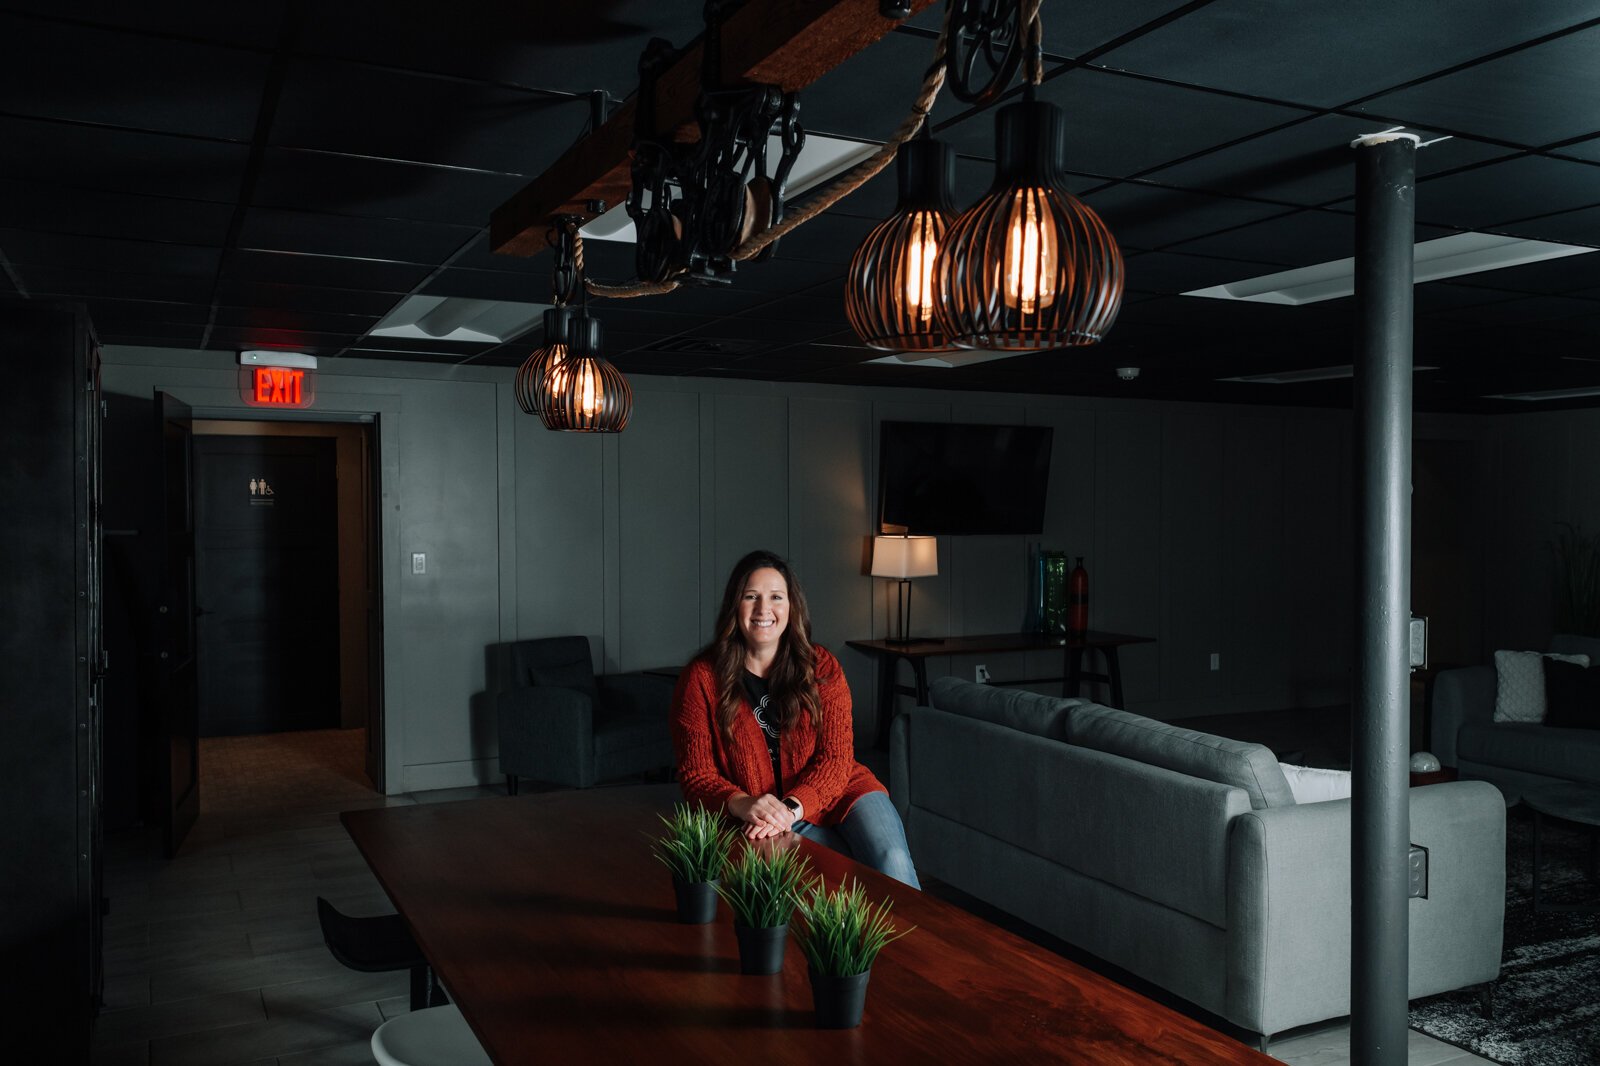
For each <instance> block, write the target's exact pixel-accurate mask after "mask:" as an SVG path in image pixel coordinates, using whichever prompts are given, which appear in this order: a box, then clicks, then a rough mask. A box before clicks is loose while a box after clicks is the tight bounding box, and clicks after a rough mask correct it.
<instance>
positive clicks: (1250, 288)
mask: <svg viewBox="0 0 1600 1066" xmlns="http://www.w3.org/2000/svg"><path fill="white" fill-rule="evenodd" d="M1596 250H1597V249H1594V248H1584V247H1581V246H1578V245H1573V244H1557V243H1556V242H1554V241H1530V240H1524V239H1522V238H1521V237H1504V236H1501V235H1499V234H1496V233H1456V234H1452V235H1451V236H1449V237H1440V238H1439V239H1437V240H1432V241H1423V242H1422V243H1421V244H1418V245H1415V246H1414V248H1413V261H1414V263H1415V266H1414V276H1415V279H1416V282H1417V283H1418V284H1421V283H1422V282H1425V281H1440V280H1442V279H1444V278H1457V277H1460V276H1462V275H1463V274H1477V273H1481V272H1483V271H1485V270H1500V269H1502V268H1504V267H1512V266H1522V265H1524V264H1526V263H1537V262H1540V261H1542V260H1545V259H1560V258H1561V257H1563V256H1568V255H1583V254H1585V253H1587V252H1593V251H1596ZM1355 266H1356V261H1355V259H1353V258H1351V259H1335V260H1333V261H1332V262H1328V263H1316V264H1314V265H1312V266H1307V267H1297V268H1296V269H1294V270H1284V271H1280V272H1279V273H1276V274H1264V275H1262V276H1261V277H1258V278H1246V279H1245V280H1243V281H1230V282H1227V283H1226V284H1223V285H1212V286H1210V287H1209V288H1204V289H1192V290H1190V291H1189V292H1186V293H1184V294H1183V295H1184V296H1203V297H1206V298H1207V299H1212V300H1249V301H1253V302H1255V303H1265V304H1287V305H1289V306H1291V307H1298V306H1299V305H1301V304H1311V303H1318V302H1320V301H1322V300H1337V299H1339V298H1340V297H1342V296H1350V295H1352V294H1353V293H1354V292H1355V291H1356V272H1355Z"/></svg>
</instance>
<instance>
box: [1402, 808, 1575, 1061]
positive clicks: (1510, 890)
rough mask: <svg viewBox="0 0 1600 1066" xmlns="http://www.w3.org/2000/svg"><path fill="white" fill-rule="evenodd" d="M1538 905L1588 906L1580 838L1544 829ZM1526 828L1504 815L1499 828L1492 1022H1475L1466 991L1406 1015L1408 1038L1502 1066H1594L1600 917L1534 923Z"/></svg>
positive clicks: (1527, 818)
mask: <svg viewBox="0 0 1600 1066" xmlns="http://www.w3.org/2000/svg"><path fill="white" fill-rule="evenodd" d="M1543 837H1544V867H1543V869H1544V873H1543V876H1542V877H1541V878H1540V880H1539V895H1540V898H1541V901H1542V902H1550V903H1559V902H1573V903H1582V902H1592V901H1595V900H1597V899H1600V885H1596V884H1595V883H1594V882H1591V881H1589V880H1588V879H1587V877H1586V875H1585V861H1586V857H1587V855H1588V846H1589V844H1588V837H1587V835H1586V834H1585V833H1584V832H1582V831H1580V830H1578V829H1576V828H1569V827H1565V826H1560V825H1556V824H1553V823H1551V822H1550V821H1548V820H1546V822H1545V828H1544V834H1543ZM1532 849H1533V820H1532V816H1531V814H1529V812H1528V811H1527V809H1526V808H1518V809H1513V810H1512V811H1510V812H1509V813H1508V815H1507V824H1506V918H1505V957H1504V961H1503V962H1502V963H1501V968H1500V980H1499V981H1498V982H1497V983H1496V985H1495V990H1494V1017H1493V1018H1484V1017H1483V1016H1482V1015H1480V1014H1479V1013H1478V995H1477V992H1476V991H1475V990H1471V989H1469V990H1465V991H1460V992H1447V993H1445V994H1444V995H1440V996H1431V997H1429V998H1428V999H1421V1000H1417V1001H1416V1002H1415V1003H1413V1004H1412V1005H1411V1028H1413V1029H1416V1030H1419V1031H1421V1032H1424V1033H1427V1034H1428V1035H1429V1036H1432V1037H1435V1038H1436V1039H1439V1040H1444V1041H1446V1042H1448V1043H1451V1044H1454V1045H1456V1046H1457V1047H1461V1048H1465V1049H1466V1050H1468V1051H1471V1052H1473V1053H1474V1054H1477V1055H1482V1056H1483V1057H1484V1058H1488V1059H1493V1060H1494V1061H1495V1062H1501V1063H1506V1064H1507V1066H1594V1064H1595V1063H1600V915H1597V914H1541V915H1538V916H1535V915H1534V913H1533V898H1532V880H1531V878H1532V871H1533V855H1532Z"/></svg>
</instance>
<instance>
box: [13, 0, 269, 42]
mask: <svg viewBox="0 0 1600 1066" xmlns="http://www.w3.org/2000/svg"><path fill="white" fill-rule="evenodd" d="M6 6H7V7H8V8H10V9H11V10H13V11H23V12H28V13H29V14H36V15H43V16H46V17H51V18H57V19H69V20H71V21H74V22H85V23H91V24H94V25H98V26H105V27H109V28H112V29H120V30H132V31H134V32H136V33H153V34H165V35H169V36H174V37H187V38H191V39H199V40H203V41H216V42H220V43H223V44H234V45H242V46H245V47H250V46H263V45H270V44H271V43H272V42H273V41H274V40H275V39H276V38H277V36H278V30H279V26H280V24H281V22H282V20H283V4H282V3H281V2H279V0H268V2H266V3H253V4H241V3H234V4H218V3H215V2H214V0H161V2H160V3H158V4H129V3H126V2H124V0H10V2H8V3H7V4H6Z"/></svg>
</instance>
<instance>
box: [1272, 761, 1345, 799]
mask: <svg viewBox="0 0 1600 1066" xmlns="http://www.w3.org/2000/svg"><path fill="white" fill-rule="evenodd" d="M1278 765H1279V766H1281V767H1283V779H1284V780H1285V781H1287V782H1289V791H1290V792H1293V793H1294V801H1295V802H1296V803H1323V802H1326V801H1327V800H1342V799H1349V798H1350V771H1349V770H1324V769H1321V768H1320V767H1316V766H1296V765H1294V764H1293V763H1287V762H1281V763H1279V764H1278Z"/></svg>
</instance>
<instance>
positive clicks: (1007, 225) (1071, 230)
mask: <svg viewBox="0 0 1600 1066" xmlns="http://www.w3.org/2000/svg"><path fill="white" fill-rule="evenodd" d="M1065 126H1066V123H1065V120H1064V117H1063V115H1062V112H1061V109H1060V108H1058V107H1056V106H1055V105H1054V104H1049V103H1044V102H1042V101H1037V100H1034V99H1033V91H1032V86H1031V85H1029V86H1027V87H1026V89H1025V93H1024V97H1023V100H1022V102H1021V103H1016V104H1010V105H1008V106H1006V107H1002V108H1001V109H1000V110H999V112H998V113H997V114H996V116H995V144H996V162H995V178H994V183H993V184H992V185H991V186H990V187H989V192H988V194H987V195H985V196H984V198H983V199H981V200H979V201H978V202H977V203H976V204H974V205H973V206H972V207H971V208H969V209H968V210H967V211H966V212H965V213H964V214H962V215H961V217H960V218H958V219H956V221H955V224H954V225H953V226H952V227H951V228H950V231H949V233H948V234H946V236H945V246H944V250H943V251H942V252H941V254H940V255H939V258H938V259H937V260H936V262H935V264H934V278H935V285H936V288H937V292H938V299H937V301H936V303H935V306H936V309H937V313H938V314H939V316H940V326H941V328H942V329H943V330H944V331H945V332H946V334H948V336H949V338H950V340H951V341H952V343H954V344H955V345H956V346H958V347H961V348H987V349H996V350H1002V351H1040V350H1045V349H1051V348H1068V347H1074V346H1078V345H1085V344H1093V343H1095V342H1096V341H1098V340H1100V339H1101V338H1102V337H1103V336H1105V334H1106V331H1107V330H1109V329H1110V328H1111V324H1112V323H1113V322H1114V321H1115V320H1116V317H1117V311H1118V309H1119V308H1120V307H1121V306H1122V286H1123V266H1122V252H1121V250H1120V249H1118V247H1117V242H1116V239H1115V238H1113V237H1112V236H1111V232H1110V230H1108V229H1106V226H1105V223H1103V222H1101V221H1100V217H1099V216H1098V215H1096V214H1095V213H1094V211H1092V210H1091V209H1090V208H1089V207H1088V206H1086V205H1085V204H1084V203H1082V202H1081V201H1080V200H1079V199H1078V198H1077V197H1075V196H1073V195H1072V194H1071V193H1069V192H1067V191H1066V190H1065V188H1063V185H1062V179H1061V174H1062V169H1063V166H1062V149H1063V147H1064V141H1065Z"/></svg>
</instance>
